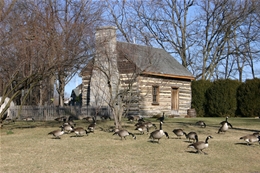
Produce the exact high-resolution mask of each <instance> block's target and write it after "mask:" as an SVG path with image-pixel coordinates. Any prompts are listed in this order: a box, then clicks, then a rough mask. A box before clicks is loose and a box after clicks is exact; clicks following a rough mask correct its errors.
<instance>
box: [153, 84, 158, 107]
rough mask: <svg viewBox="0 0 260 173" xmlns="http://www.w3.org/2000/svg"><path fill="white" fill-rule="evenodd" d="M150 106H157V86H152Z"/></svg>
mask: <svg viewBox="0 0 260 173" xmlns="http://www.w3.org/2000/svg"><path fill="white" fill-rule="evenodd" d="M152 98H153V100H152V104H153V105H158V104H159V86H152Z"/></svg>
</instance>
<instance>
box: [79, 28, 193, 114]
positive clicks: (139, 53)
mask: <svg viewBox="0 0 260 173" xmlns="http://www.w3.org/2000/svg"><path fill="white" fill-rule="evenodd" d="M95 39H96V40H95V56H94V57H93V58H92V59H91V60H90V61H89V63H88V64H87V66H86V67H85V68H84V69H83V70H82V72H81V77H82V106H87V105H88V106H100V105H104V106H105V105H107V104H108V102H109V101H111V97H115V96H118V97H119V96H120V97H121V98H120V97H119V98H120V99H121V100H122V101H123V102H124V103H126V104H124V106H125V110H127V111H126V112H127V115H128V116H130V115H139V116H145V117H153V116H160V115H162V114H163V112H164V113H165V115H166V116H171V117H185V116H186V115H187V110H189V109H190V108H191V99H192V92H191V82H192V80H194V76H193V75H192V74H191V73H190V72H189V71H188V70H187V69H186V68H184V66H182V65H181V64H180V63H179V62H178V61H177V60H176V59H174V58H173V57H172V56H171V55H170V54H169V53H167V52H166V51H165V50H164V49H160V48H154V47H151V46H143V45H138V44H133V43H126V42H119V41H117V39H116V27H112V26H106V27H100V28H97V30H96V33H95ZM104 72H105V73H104ZM109 86H110V87H109ZM120 93H123V94H120ZM125 93H127V94H125Z"/></svg>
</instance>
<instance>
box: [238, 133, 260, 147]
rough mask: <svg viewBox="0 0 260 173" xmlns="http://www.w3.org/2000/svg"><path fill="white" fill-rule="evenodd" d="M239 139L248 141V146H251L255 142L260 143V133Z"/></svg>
mask: <svg viewBox="0 0 260 173" xmlns="http://www.w3.org/2000/svg"><path fill="white" fill-rule="evenodd" d="M239 139H240V140H244V141H246V143H247V145H250V144H252V143H254V142H259V143H260V136H259V133H254V134H249V135H246V136H242V137H240V138H239Z"/></svg>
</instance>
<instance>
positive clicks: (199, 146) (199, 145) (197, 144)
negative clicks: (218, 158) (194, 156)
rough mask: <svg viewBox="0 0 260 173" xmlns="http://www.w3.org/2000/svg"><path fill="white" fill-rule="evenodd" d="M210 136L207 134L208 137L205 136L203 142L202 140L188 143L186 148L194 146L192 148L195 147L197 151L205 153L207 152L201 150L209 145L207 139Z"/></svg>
mask: <svg viewBox="0 0 260 173" xmlns="http://www.w3.org/2000/svg"><path fill="white" fill-rule="evenodd" d="M210 138H213V137H212V136H208V137H207V138H206V140H205V142H203V141H198V142H195V143H193V144H190V145H188V148H194V149H196V150H197V153H201V152H203V153H204V154H207V153H205V152H204V151H202V150H204V149H205V148H208V147H209V144H208V140H209V139H210Z"/></svg>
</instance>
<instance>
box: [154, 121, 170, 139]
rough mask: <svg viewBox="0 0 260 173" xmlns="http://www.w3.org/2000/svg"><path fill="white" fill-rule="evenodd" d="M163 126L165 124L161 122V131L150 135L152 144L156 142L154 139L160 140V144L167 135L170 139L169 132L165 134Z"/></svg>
mask: <svg viewBox="0 0 260 173" xmlns="http://www.w3.org/2000/svg"><path fill="white" fill-rule="evenodd" d="M162 124H163V122H162V121H161V122H160V129H159V130H155V131H153V132H152V133H151V134H150V137H149V139H152V142H154V139H158V143H159V140H160V139H161V138H162V137H163V136H164V135H165V136H166V137H167V138H168V139H169V135H168V133H167V132H164V131H163V130H162Z"/></svg>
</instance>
